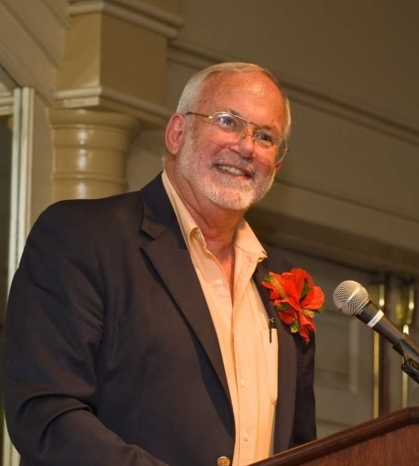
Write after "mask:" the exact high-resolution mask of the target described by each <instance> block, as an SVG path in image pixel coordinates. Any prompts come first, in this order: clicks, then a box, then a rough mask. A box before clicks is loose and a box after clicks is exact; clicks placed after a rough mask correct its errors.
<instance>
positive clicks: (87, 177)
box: [52, 171, 127, 188]
mask: <svg viewBox="0 0 419 466" xmlns="http://www.w3.org/2000/svg"><path fill="white" fill-rule="evenodd" d="M52 177H53V179H54V180H55V181H58V180H59V181H62V180H67V181H68V180H69V181H73V182H76V181H101V182H106V183H109V184H116V185H117V186H122V187H124V188H125V187H126V186H127V182H126V181H125V180H124V178H120V177H116V176H111V175H103V174H101V173H95V172H88V171H83V172H76V171H66V172H59V173H57V172H54V174H53V175H52Z"/></svg>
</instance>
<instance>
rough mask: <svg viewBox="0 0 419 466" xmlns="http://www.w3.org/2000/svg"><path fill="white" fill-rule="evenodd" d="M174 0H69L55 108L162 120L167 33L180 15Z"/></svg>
mask: <svg viewBox="0 0 419 466" xmlns="http://www.w3.org/2000/svg"><path fill="white" fill-rule="evenodd" d="M177 8H178V0H155V1H154V2H145V1H141V0H71V1H70V7H69V14H70V16H71V19H72V27H71V28H70V29H68V31H67V33H66V39H65V66H64V67H63V68H62V69H61V70H60V71H58V73H57V86H56V92H55V106H56V107H57V108H67V109H69V108H81V107H85V108H98V109H101V110H106V111H107V110H111V111H116V112H119V113H125V114H127V115H131V116H134V117H136V118H139V119H140V120H141V121H142V123H143V125H144V126H146V127H161V126H164V125H165V123H166V121H167V119H168V118H169V117H170V111H169V110H168V109H167V108H166V106H165V105H166V62H167V42H168V39H171V38H173V37H176V35H177V29H178V28H179V27H180V26H181V25H182V19H181V17H180V16H178V15H177V13H176V11H177Z"/></svg>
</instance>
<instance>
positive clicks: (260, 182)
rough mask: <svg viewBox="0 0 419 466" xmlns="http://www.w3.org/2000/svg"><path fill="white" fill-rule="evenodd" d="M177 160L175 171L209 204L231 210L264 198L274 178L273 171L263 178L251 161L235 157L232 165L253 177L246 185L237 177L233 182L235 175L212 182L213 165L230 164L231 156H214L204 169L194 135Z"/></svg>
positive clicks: (247, 206)
mask: <svg viewBox="0 0 419 466" xmlns="http://www.w3.org/2000/svg"><path fill="white" fill-rule="evenodd" d="M177 157H178V160H177V164H178V170H179V173H180V174H181V175H182V177H183V178H185V179H186V180H187V181H188V182H189V183H190V184H191V186H193V188H194V189H195V190H196V191H199V192H201V193H202V194H203V195H204V196H205V197H207V198H208V199H209V200H210V201H212V202H214V203H215V204H217V205H219V206H220V207H224V208H226V209H230V210H247V209H249V208H250V207H251V206H252V205H253V204H255V203H256V202H258V201H260V200H261V199H262V198H263V197H264V196H265V194H266V193H267V192H268V191H269V189H270V188H271V186H272V184H273V182H274V179H275V170H272V173H271V174H270V176H268V177H265V178H263V179H262V178H261V175H259V174H258V173H257V172H256V170H255V169H254V167H253V165H252V164H251V163H250V162H247V160H245V159H244V158H241V157H240V156H239V155H238V154H235V156H234V165H235V166H239V167H243V168H246V169H247V170H249V169H250V172H251V173H252V176H251V177H250V178H249V179H248V180H247V182H244V181H243V177H240V179H238V180H237V182H236V181H235V179H234V175H233V176H231V177H223V176H220V177H219V178H218V179H217V181H216V182H213V181H212V179H214V176H211V177H209V176H207V175H209V173H211V172H213V173H214V172H215V171H216V170H217V169H216V168H214V166H215V165H218V166H220V165H222V164H223V163H224V164H225V165H229V164H231V163H232V160H233V156H231V157H229V156H225V155H224V156H216V157H214V159H213V160H211V162H210V163H208V164H207V166H206V167H204V166H202V165H201V160H202V158H201V157H200V155H199V154H198V152H197V149H196V147H195V144H194V140H193V135H190V136H186V137H185V140H184V142H183V145H182V149H181V151H180V152H179V153H178V155H177ZM199 168H201V170H199ZM200 176H201V178H200Z"/></svg>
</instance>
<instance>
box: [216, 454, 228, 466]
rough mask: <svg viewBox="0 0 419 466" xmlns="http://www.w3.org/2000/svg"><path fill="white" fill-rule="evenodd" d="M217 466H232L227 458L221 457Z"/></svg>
mask: <svg viewBox="0 0 419 466" xmlns="http://www.w3.org/2000/svg"><path fill="white" fill-rule="evenodd" d="M217 466H230V460H229V459H228V458H227V456H220V457H219V458H217Z"/></svg>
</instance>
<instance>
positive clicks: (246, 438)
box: [243, 432, 249, 442]
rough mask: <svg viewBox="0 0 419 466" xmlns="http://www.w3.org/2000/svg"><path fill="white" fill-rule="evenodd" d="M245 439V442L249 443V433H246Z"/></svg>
mask: <svg viewBox="0 0 419 466" xmlns="http://www.w3.org/2000/svg"><path fill="white" fill-rule="evenodd" d="M243 438H244V440H245V442H247V441H248V440H249V434H248V433H247V432H245V433H244V434H243Z"/></svg>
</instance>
